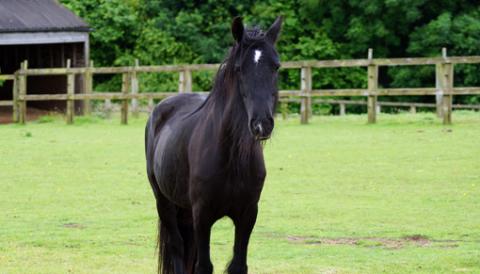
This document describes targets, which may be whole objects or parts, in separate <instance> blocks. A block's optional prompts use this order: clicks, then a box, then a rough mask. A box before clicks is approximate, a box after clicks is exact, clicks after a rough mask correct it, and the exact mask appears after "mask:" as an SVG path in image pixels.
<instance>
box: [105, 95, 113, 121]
mask: <svg viewBox="0 0 480 274" xmlns="http://www.w3.org/2000/svg"><path fill="white" fill-rule="evenodd" d="M103 111H104V112H105V117H106V118H110V117H111V114H112V100H110V99H105V103H104V104H103Z"/></svg>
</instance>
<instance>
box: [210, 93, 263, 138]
mask: <svg viewBox="0 0 480 274" xmlns="http://www.w3.org/2000/svg"><path fill="white" fill-rule="evenodd" d="M215 92H216V94H215V96H214V97H213V98H211V99H212V100H211V101H210V102H209V103H210V104H209V105H208V107H207V108H209V110H207V113H209V114H208V115H207V117H206V119H208V120H209V121H208V122H209V123H211V124H212V127H211V128H212V129H214V131H215V132H214V134H215V135H217V136H218V137H219V138H220V139H222V141H225V142H226V143H228V144H226V145H228V146H231V145H239V144H243V145H245V144H246V143H249V142H254V139H253V137H252V136H251V134H250V132H249V129H248V115H247V112H246V110H245V107H244V106H243V100H242V98H241V97H240V95H239V94H238V93H237V92H236V90H217V91H215Z"/></svg>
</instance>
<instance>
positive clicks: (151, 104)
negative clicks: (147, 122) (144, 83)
mask: <svg viewBox="0 0 480 274" xmlns="http://www.w3.org/2000/svg"><path fill="white" fill-rule="evenodd" d="M154 108H155V103H154V102H153V98H152V97H150V98H148V113H152V111H153V109H154Z"/></svg>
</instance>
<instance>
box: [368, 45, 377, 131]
mask: <svg viewBox="0 0 480 274" xmlns="http://www.w3.org/2000/svg"><path fill="white" fill-rule="evenodd" d="M368 60H370V64H369V65H368V123H369V124H373V123H376V122H377V96H376V92H377V88H378V66H377V65H375V64H373V63H372V60H373V50H372V49H368Z"/></svg>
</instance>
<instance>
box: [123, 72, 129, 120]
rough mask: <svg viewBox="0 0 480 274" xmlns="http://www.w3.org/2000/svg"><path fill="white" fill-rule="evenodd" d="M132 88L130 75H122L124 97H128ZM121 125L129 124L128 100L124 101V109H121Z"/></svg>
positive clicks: (124, 99)
mask: <svg viewBox="0 0 480 274" xmlns="http://www.w3.org/2000/svg"><path fill="white" fill-rule="evenodd" d="M129 87H130V73H128V72H127V73H123V74H122V95H123V96H125V95H128V90H129ZM121 112H122V114H121V116H122V118H121V120H122V121H121V123H122V124H124V125H126V124H127V123H128V98H126V97H125V98H123V99H122V107H121Z"/></svg>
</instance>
